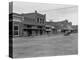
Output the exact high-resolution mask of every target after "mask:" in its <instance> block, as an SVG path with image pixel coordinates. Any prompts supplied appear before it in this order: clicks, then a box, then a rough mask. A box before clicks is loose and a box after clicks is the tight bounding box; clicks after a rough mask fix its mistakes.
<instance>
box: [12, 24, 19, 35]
mask: <svg viewBox="0 0 80 60" xmlns="http://www.w3.org/2000/svg"><path fill="white" fill-rule="evenodd" d="M15 26H17V27H18V30H14V27H15ZM14 31H17V32H18V35H15V34H14ZM13 36H19V25H13Z"/></svg>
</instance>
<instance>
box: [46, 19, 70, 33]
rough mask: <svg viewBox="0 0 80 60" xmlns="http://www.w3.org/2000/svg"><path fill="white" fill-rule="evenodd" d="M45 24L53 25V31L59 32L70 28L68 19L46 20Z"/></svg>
mask: <svg viewBox="0 0 80 60" xmlns="http://www.w3.org/2000/svg"><path fill="white" fill-rule="evenodd" d="M46 24H47V25H51V26H54V29H53V31H55V32H61V31H62V30H67V29H72V23H71V22H68V20H64V21H60V22H52V21H50V22H46Z"/></svg>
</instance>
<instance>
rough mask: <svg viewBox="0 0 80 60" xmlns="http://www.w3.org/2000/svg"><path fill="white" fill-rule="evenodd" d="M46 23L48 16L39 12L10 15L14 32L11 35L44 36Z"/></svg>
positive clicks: (11, 27)
mask: <svg viewBox="0 0 80 60" xmlns="http://www.w3.org/2000/svg"><path fill="white" fill-rule="evenodd" d="M45 21H46V15H45V14H44V15H42V14H40V13H37V11H35V12H33V13H27V14H17V13H10V14H9V23H10V25H9V26H10V29H12V31H9V33H10V32H12V34H11V33H10V35H13V36H34V35H42V34H44V33H45Z"/></svg>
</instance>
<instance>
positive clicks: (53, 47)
mask: <svg viewBox="0 0 80 60" xmlns="http://www.w3.org/2000/svg"><path fill="white" fill-rule="evenodd" d="M13 40H14V41H13V56H14V58H23V57H40V56H42V57H43V56H56V55H72V54H78V48H77V47H78V46H77V44H78V35H77V34H71V35H69V36H63V35H51V36H46V35H45V36H37V37H20V38H14V39H13Z"/></svg>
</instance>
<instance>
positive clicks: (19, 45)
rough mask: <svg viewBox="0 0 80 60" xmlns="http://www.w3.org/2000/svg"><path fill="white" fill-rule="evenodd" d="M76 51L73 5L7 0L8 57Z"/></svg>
mask: <svg viewBox="0 0 80 60" xmlns="http://www.w3.org/2000/svg"><path fill="white" fill-rule="evenodd" d="M77 54H78V6H77V5H63V4H47V3H30V2H18V1H15V2H9V57H11V58H28V57H45V56H63V55H77Z"/></svg>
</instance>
